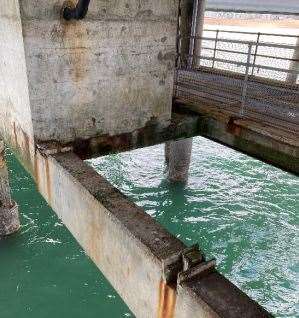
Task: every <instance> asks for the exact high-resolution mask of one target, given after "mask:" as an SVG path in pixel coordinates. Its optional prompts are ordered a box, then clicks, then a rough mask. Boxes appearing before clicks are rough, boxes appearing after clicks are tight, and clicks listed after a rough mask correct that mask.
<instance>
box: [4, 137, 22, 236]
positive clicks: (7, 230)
mask: <svg viewBox="0 0 299 318" xmlns="http://www.w3.org/2000/svg"><path fill="white" fill-rule="evenodd" d="M19 228H20V221H19V213H18V206H17V204H16V203H15V202H14V201H12V199H11V195H10V187H9V181H8V171H7V167H6V163H5V159H4V143H3V141H0V237H1V236H5V235H9V234H12V233H14V232H16V231H18V229H19Z"/></svg>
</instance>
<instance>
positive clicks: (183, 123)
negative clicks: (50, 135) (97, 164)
mask: <svg viewBox="0 0 299 318" xmlns="http://www.w3.org/2000/svg"><path fill="white" fill-rule="evenodd" d="M199 124H200V123H199V116H198V115H197V114H194V113H186V112H183V113H173V114H172V118H171V121H170V123H169V125H167V126H164V125H161V124H160V123H159V122H155V121H153V122H152V123H149V124H148V125H146V126H145V127H143V128H140V129H136V130H134V131H132V132H130V133H125V134H120V135H115V136H108V135H104V136H99V137H94V138H90V139H85V140H83V139H77V140H76V141H75V142H74V143H70V144H64V145H61V144H59V143H52V142H50V143H40V144H39V145H38V148H39V150H40V151H41V152H42V153H44V154H47V155H49V154H54V153H57V151H62V152H65V150H68V151H73V152H74V153H76V154H77V155H78V156H79V157H80V158H81V159H90V158H96V157H99V156H103V155H107V154H111V153H118V152H123V151H129V150H133V149H137V148H143V147H148V146H153V145H157V144H161V143H164V142H165V141H168V140H176V139H182V138H183V139H184V138H188V137H193V136H195V135H197V134H198V128H199Z"/></svg>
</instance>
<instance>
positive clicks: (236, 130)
mask: <svg viewBox="0 0 299 318" xmlns="http://www.w3.org/2000/svg"><path fill="white" fill-rule="evenodd" d="M238 119H239V118H235V117H231V118H230V119H229V121H228V123H227V131H228V132H229V133H231V134H233V135H235V136H240V134H241V127H240V126H238V125H237V124H236V123H235V120H238Z"/></svg>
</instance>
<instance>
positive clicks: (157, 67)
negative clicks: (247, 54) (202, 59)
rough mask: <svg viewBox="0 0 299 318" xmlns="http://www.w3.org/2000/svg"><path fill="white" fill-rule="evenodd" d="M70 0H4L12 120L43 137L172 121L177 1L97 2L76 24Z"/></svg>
mask: <svg viewBox="0 0 299 318" xmlns="http://www.w3.org/2000/svg"><path fill="white" fill-rule="evenodd" d="M73 2H75V1H73ZM63 3H64V1H63V0H59V1H55V2H53V1H47V0H41V1H38V2H37V1H32V0H3V1H2V2H1V13H0V43H1V44H0V49H1V53H0V63H1V64H0V65H1V80H2V85H1V88H3V89H2V90H1V93H0V94H1V113H3V114H5V116H6V117H7V118H8V122H11V121H15V120H21V122H20V126H21V128H22V130H23V131H24V132H26V133H27V134H28V135H30V136H31V135H32V131H33V133H34V136H35V138H36V140H39V141H41V140H42V141H48V140H58V141H63V142H66V141H72V140H74V139H76V138H88V137H91V136H98V135H104V134H108V135H115V134H120V133H126V132H130V131H132V130H134V129H137V128H141V127H143V126H145V124H146V123H147V122H148V121H150V120H152V119H153V118H155V119H156V120H158V121H160V122H161V123H163V122H166V121H168V120H169V119H170V116H171V101H172V87H173V71H174V60H175V43H176V31H177V14H178V4H177V2H176V1H173V0H165V1H158V0H155V1H150V2H149V1H146V0H141V1H138V2H136V1H135V0H128V1H126V2H123V1H104V0H94V1H92V2H91V4H90V10H89V12H88V15H87V17H86V18H85V19H84V20H81V21H71V22H66V21H64V20H63V19H62V18H61V9H62V6H63ZM19 6H20V10H19ZM3 66H4V67H3ZM27 78H28V81H27ZM3 80H5V82H3ZM28 88H29V91H28ZM29 99H30V103H29ZM30 109H31V110H30ZM20 114H21V115H22V119H20V118H19V115H20ZM3 118H4V116H3ZM23 118H24V119H23ZM1 121H2V120H1ZM0 126H3V124H2V123H1V124H0ZM32 127H33V128H32ZM1 128H2V127H1ZM2 129H3V128H2ZM8 129H9V130H11V128H10V127H9V128H8ZM10 134H11V133H10Z"/></svg>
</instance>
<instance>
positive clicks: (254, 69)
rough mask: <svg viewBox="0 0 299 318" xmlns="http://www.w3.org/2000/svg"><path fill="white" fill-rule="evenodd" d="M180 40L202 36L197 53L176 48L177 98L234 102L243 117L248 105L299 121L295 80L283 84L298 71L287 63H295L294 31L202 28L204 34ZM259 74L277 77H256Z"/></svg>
mask: <svg viewBox="0 0 299 318" xmlns="http://www.w3.org/2000/svg"><path fill="white" fill-rule="evenodd" d="M209 32H213V33H214V36H211V35H209V34H208V33H209ZM226 34H229V35H230V37H231V38H229V36H227V35H226ZM223 35H225V36H223ZM244 35H245V39H244ZM240 37H242V39H240ZM181 40H184V41H185V42H186V40H187V41H189V40H190V41H192V42H194V41H202V42H201V51H200V54H196V53H197V52H195V51H193V52H192V50H191V53H192V54H191V53H190V52H189V54H182V52H179V53H178V60H177V66H178V71H177V76H176V85H175V88H176V92H175V94H176V97H177V98H179V99H184V100H186V101H187V100H189V101H193V102H196V101H198V102H199V103H201V102H203V103H207V104H209V103H210V104H211V103H212V104H214V103H215V105H216V104H218V105H221V106H222V107H230V108H232V107H237V108H238V114H239V115H240V116H241V117H243V116H244V113H245V110H246V115H248V111H249V110H250V112H252V111H254V112H256V113H262V114H264V115H265V116H272V117H273V118H274V117H275V118H279V119H282V120H287V121H288V122H297V121H298V104H299V88H298V85H293V86H290V85H285V81H286V79H287V76H288V74H295V75H298V68H297V69H293V68H292V67H291V65H292V63H293V62H298V63H299V60H296V59H294V56H295V54H294V52H295V49H296V47H297V46H296V45H294V44H296V43H297V36H293V35H281V34H272V33H252V32H239V31H223V30H205V32H204V36H202V37H189V38H188V39H187V38H183V37H179V41H181ZM267 41H268V42H267ZM178 47H179V48H180V47H181V45H180V44H179V45H178ZM195 47H196V46H195ZM219 70H220V71H219ZM223 70H224V72H223ZM227 71H230V72H227ZM257 77H263V78H270V79H272V80H273V79H274V80H275V81H270V82H269V81H266V82H265V81H262V82H261V83H260V80H257ZM295 77H296V76H295ZM277 80H278V81H277ZM293 84H294V83H293ZM238 105H239V106H238Z"/></svg>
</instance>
